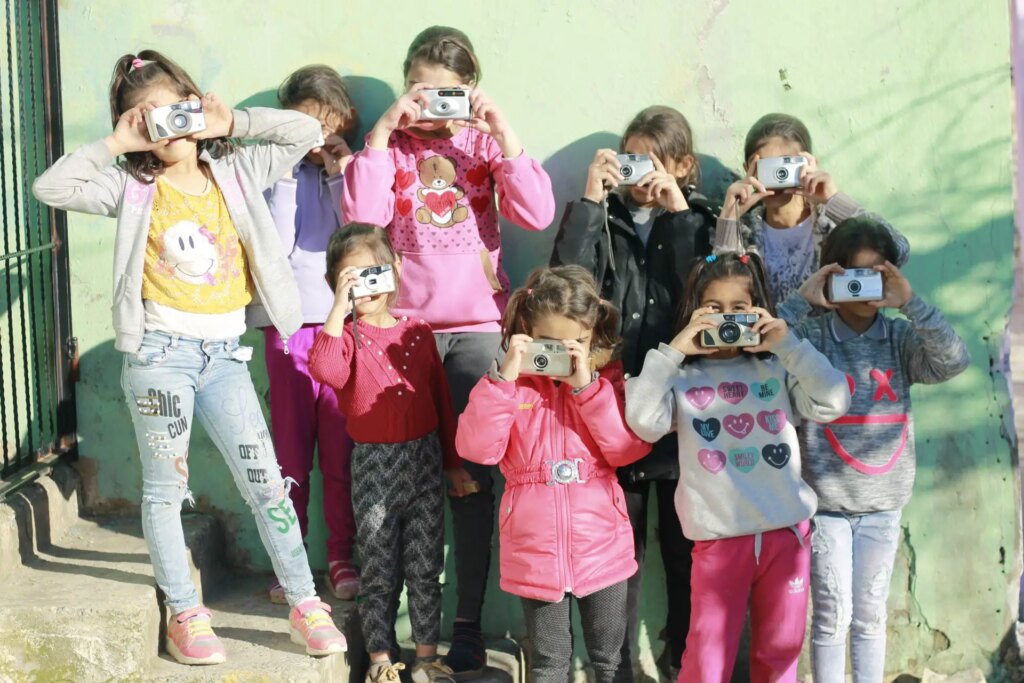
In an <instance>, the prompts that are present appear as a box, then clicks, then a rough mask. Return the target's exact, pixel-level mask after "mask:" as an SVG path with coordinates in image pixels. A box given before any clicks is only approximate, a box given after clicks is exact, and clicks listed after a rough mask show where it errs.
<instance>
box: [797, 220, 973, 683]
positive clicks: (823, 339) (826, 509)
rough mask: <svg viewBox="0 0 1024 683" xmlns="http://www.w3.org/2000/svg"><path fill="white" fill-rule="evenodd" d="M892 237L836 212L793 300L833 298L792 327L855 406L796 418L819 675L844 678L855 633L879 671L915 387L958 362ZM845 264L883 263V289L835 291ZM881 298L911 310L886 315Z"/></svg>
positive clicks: (910, 476)
mask: <svg viewBox="0 0 1024 683" xmlns="http://www.w3.org/2000/svg"><path fill="white" fill-rule="evenodd" d="M898 257H899V247H898V244H897V242H896V240H894V239H893V236H892V233H891V232H890V230H889V229H888V227H887V226H884V225H882V224H881V223H879V222H877V221H874V220H871V219H869V218H864V217H861V218H851V219H849V220H846V221H844V222H843V223H841V224H839V226H837V227H836V229H835V230H834V231H832V232H831V233H830V234H829V235H828V237H826V238H825V241H824V243H823V245H822V250H821V265H822V267H821V270H819V271H818V272H817V273H815V275H814V276H812V277H811V278H809V279H808V280H807V282H806V283H804V285H803V286H802V287H801V288H800V291H799V293H794V295H793V296H792V297H791V301H790V306H789V307H790V309H791V310H793V311H794V312H795V313H796V314H798V315H799V316H800V317H802V318H804V317H805V316H807V315H808V314H809V313H810V311H811V306H812V305H815V306H819V307H822V308H826V309H831V310H829V311H828V312H827V313H826V314H825V315H822V316H818V317H813V318H806V319H804V320H802V321H801V322H800V323H799V324H797V325H796V326H795V328H794V332H795V333H796V335H797V336H798V337H802V338H804V339H806V340H807V341H809V342H810V343H811V345H813V346H814V347H815V348H817V349H818V350H819V351H820V352H821V353H823V354H824V355H825V356H826V357H827V358H828V359H829V360H830V361H831V362H832V364H833V365H834V366H835V367H836V368H838V369H839V370H840V371H841V372H843V373H845V374H846V376H847V378H848V379H849V383H850V390H851V393H852V394H853V399H852V404H851V408H850V412H849V413H848V414H847V415H845V416H844V417H841V418H839V419H837V420H835V421H833V422H831V423H829V424H820V423H818V422H815V421H812V420H807V421H805V422H804V423H803V425H802V428H801V430H800V447H801V450H802V451H803V453H804V454H805V455H804V463H803V465H804V478H805V479H806V480H807V482H808V483H809V484H810V486H811V488H813V489H814V491H815V493H816V494H817V496H818V512H817V514H816V515H815V516H814V520H813V527H814V532H813V537H812V542H811V547H812V555H811V590H812V592H813V600H814V612H813V617H812V621H811V663H812V668H813V671H814V680H815V681H821V683H842V681H845V680H846V647H847V645H846V641H847V635H849V640H850V660H851V662H852V663H853V680H854V681H857V682H858V683H861V682H867V681H880V680H882V678H883V675H884V673H885V636H886V626H885V622H886V599H887V598H888V596H889V583H890V579H891V577H892V568H893V563H894V562H895V559H896V549H897V547H898V545H899V541H900V533H901V532H900V511H901V510H902V508H903V506H904V505H906V503H907V501H908V500H909V499H910V494H911V492H912V488H913V484H914V474H915V459H914V423H913V418H912V416H911V402H910V398H911V397H910V387H911V386H912V385H913V384H918V383H920V384H939V383H940V382H945V381H947V380H949V379H952V378H953V377H956V376H957V375H958V374H960V373H961V372H963V370H964V369H966V368H967V366H968V364H969V363H970V356H969V355H968V353H967V348H966V346H965V345H964V342H963V340H962V339H961V338H960V336H959V335H957V333H956V331H954V330H953V328H952V327H950V325H949V323H947V322H946V320H945V319H944V318H943V316H942V313H940V312H939V310H938V309H936V308H935V307H934V306H931V305H929V304H927V303H925V302H924V301H923V300H922V299H921V298H920V297H919V296H917V295H916V294H915V293H914V290H913V288H912V287H911V286H910V283H909V282H908V281H907V279H906V277H904V276H903V274H902V273H901V272H900V271H899V269H898V268H897V267H896V265H895V262H896V260H897V258H898ZM849 268H863V269H868V270H869V271H873V272H875V273H878V274H879V275H880V276H881V280H882V296H881V298H879V299H878V300H873V301H849V302H842V303H833V302H831V301H829V300H828V299H827V298H826V295H825V292H826V290H827V289H828V281H829V278H830V277H832V276H834V275H843V273H844V271H845V270H846V269H849ZM882 308H895V309H898V310H899V311H900V313H902V314H903V315H905V316H906V318H907V319H906V320H904V319H901V318H887V317H885V316H883V315H882V313H881V309H882Z"/></svg>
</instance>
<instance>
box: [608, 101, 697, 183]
mask: <svg viewBox="0 0 1024 683" xmlns="http://www.w3.org/2000/svg"><path fill="white" fill-rule="evenodd" d="M634 135H640V136H642V137H645V138H647V139H649V140H650V141H651V146H652V147H653V148H654V153H655V154H656V155H658V158H659V159H661V161H662V163H667V162H668V161H669V160H672V161H674V162H676V163H679V162H681V161H683V160H685V159H686V157H690V158H691V159H692V160H693V168H691V169H690V173H689V175H687V176H686V177H684V178H680V179H679V186H680V187H686V186H687V185H696V184H697V183H698V182H700V163H699V162H698V160H697V153H696V152H695V151H694V149H693V146H694V145H693V129H692V128H690V122H689V121H687V120H686V117H685V116H683V115H682V114H681V113H680V112H679V111H678V110H676V109H673V108H672V107H666V106H663V105H654V106H652V107H647V108H646V109H644V110H643V111H641V112H640V113H639V114H637V115H636V116H634V117H633V120H632V121H630V122H629V125H628V126H626V132H625V133H623V134H622V140H621V141H620V142H619V151H621V152H625V150H626V141H627V140H629V139H630V138H631V137H633V136H634Z"/></svg>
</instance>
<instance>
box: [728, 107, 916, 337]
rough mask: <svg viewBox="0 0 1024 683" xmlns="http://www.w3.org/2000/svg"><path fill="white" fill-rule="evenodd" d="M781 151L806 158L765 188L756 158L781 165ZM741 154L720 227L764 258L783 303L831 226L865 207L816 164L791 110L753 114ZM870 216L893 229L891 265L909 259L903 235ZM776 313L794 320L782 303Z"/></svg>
mask: <svg viewBox="0 0 1024 683" xmlns="http://www.w3.org/2000/svg"><path fill="white" fill-rule="evenodd" d="M784 156H789V157H803V159H804V160H805V162H806V164H805V165H803V166H802V167H801V168H799V169H798V168H797V166H796V165H794V164H792V163H791V164H790V166H789V167H787V171H788V173H787V175H789V177H791V178H792V177H794V176H799V184H798V185H796V186H794V187H787V188H784V189H774V190H769V189H767V188H766V187H765V184H764V183H763V182H762V181H761V180H759V179H758V163H759V162H761V161H771V162H775V161H778V162H780V163H781V162H782V160H781V159H777V158H778V157H784ZM743 159H744V161H743V168H744V170H745V172H746V174H747V175H746V177H745V178H741V179H740V180H737V181H736V182H735V183H733V184H732V185H730V186H729V189H728V190H727V191H726V193H725V202H724V203H723V206H722V215H721V217H720V218H719V219H718V224H717V230H718V231H728V232H730V233H731V232H734V231H738V233H739V235H740V238H741V240H742V241H743V244H744V246H745V248H746V249H748V250H750V251H752V252H756V253H757V254H759V255H760V256H761V258H762V259H764V264H765V268H766V269H767V271H768V286H769V292H770V293H771V296H772V300H773V301H775V302H776V303H781V302H784V301H785V300H786V299H787V298H788V297H789V295H790V294H791V293H793V292H795V291H796V290H797V289H799V288H800V285H802V284H803V283H804V281H805V280H807V278H808V277H810V276H811V275H813V274H814V272H815V270H817V265H816V264H817V263H818V259H819V256H820V254H821V243H822V241H823V240H824V239H825V237H826V236H827V235H828V234H829V233H830V232H832V230H833V229H835V227H836V225H838V224H839V223H841V222H842V221H844V220H845V219H847V218H851V217H853V216H860V215H863V214H865V213H867V212H866V211H865V210H864V209H863V208H862V207H861V206H860V205H859V204H858V203H857V202H856V201H855V200H854V199H852V198H851V197H849V196H848V195H846V194H844V193H842V192H840V191H839V187H838V186H837V185H836V181H835V180H834V179H833V178H832V176H831V175H830V174H828V173H827V172H825V171H824V170H822V169H821V168H820V167H819V166H818V162H817V159H815V158H814V156H813V155H812V154H811V134H810V132H809V131H808V130H807V126H805V125H804V124H803V122H801V121H800V120H799V119H798V118H796V117H795V116H790V115H789V114H766V115H765V116H762V117H761V118H760V119H758V120H757V122H756V123H754V125H753V126H752V127H751V129H750V131H748V132H747V137H746V140H745V141H744V144H743ZM797 163H799V162H797ZM871 217H872V218H873V219H875V220H877V221H879V222H880V223H882V224H883V225H885V226H886V229H887V230H889V231H890V232H891V233H892V236H893V240H894V241H895V242H896V245H897V249H898V259H897V260H896V261H895V263H896V264H897V265H903V264H904V263H906V261H907V259H908V258H909V257H910V244H909V243H908V242H907V239H906V238H905V237H904V236H903V235H901V234H900V233H899V232H897V231H896V230H895V229H894V228H893V227H892V226H890V225H889V224H888V223H886V222H885V220H884V219H883V218H881V217H880V216H877V215H874V214H871ZM714 241H715V238H714V237H713V238H712V242H714ZM727 241H728V238H727ZM780 314H781V315H782V316H783V317H784V318H786V319H787V320H790V319H791V316H790V314H789V312H788V311H787V310H786V309H785V307H780Z"/></svg>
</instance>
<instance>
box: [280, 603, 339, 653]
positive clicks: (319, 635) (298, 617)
mask: <svg viewBox="0 0 1024 683" xmlns="http://www.w3.org/2000/svg"><path fill="white" fill-rule="evenodd" d="M288 621H289V623H290V624H291V635H292V642H293V643H296V644H298V645H305V646H306V654H308V655H330V654H334V653H336V652H344V651H345V650H347V649H348V643H347V642H346V641H345V636H344V635H342V633H341V631H339V630H338V629H337V628H336V627H335V626H334V622H333V621H332V620H331V607H330V605H328V604H327V603H324V602H320V599H319V598H316V597H313V598H308V599H306V600H303V601H302V602H300V603H299V604H297V605H296V606H295V607H292V611H291V614H289V615H288Z"/></svg>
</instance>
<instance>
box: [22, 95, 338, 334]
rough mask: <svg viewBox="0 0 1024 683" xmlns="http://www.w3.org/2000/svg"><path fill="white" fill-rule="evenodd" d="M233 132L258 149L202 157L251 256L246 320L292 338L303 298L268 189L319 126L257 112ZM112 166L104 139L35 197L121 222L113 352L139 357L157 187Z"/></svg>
mask: <svg viewBox="0 0 1024 683" xmlns="http://www.w3.org/2000/svg"><path fill="white" fill-rule="evenodd" d="M232 134H233V137H237V138H242V139H253V140H256V141H257V143H256V144H254V145H249V146H243V147H240V148H239V149H238V150H237V151H236V152H234V153H232V154H228V155H226V156H224V157H222V158H219V159H214V158H212V157H211V156H210V155H209V154H208V153H206V152H203V153H202V155H200V159H201V160H202V161H204V162H205V163H207V164H208V165H209V167H210V170H211V172H212V173H213V179H214V182H216V183H217V186H218V187H219V188H220V191H221V193H222V194H223V195H224V203H225V204H226V205H227V209H228V213H229V214H230V216H231V220H232V222H233V223H234V227H235V231H236V232H237V233H238V239H239V241H240V242H241V243H242V245H243V247H244V248H245V253H246V256H247V257H248V261H249V269H250V273H251V275H252V281H253V284H254V285H255V288H256V296H255V297H254V299H253V303H252V304H251V305H250V306H249V307H248V308H247V309H246V319H247V322H248V323H249V324H250V326H253V325H254V323H255V322H259V321H261V320H266V319H269V322H270V323H271V324H272V325H274V327H276V328H277V329H278V331H279V332H280V334H281V337H282V339H285V340H287V338H288V337H289V336H291V334H292V333H294V332H295V331H296V330H297V329H299V327H300V326H301V325H302V311H301V307H300V305H299V292H298V288H297V287H296V286H295V278H294V276H293V275H292V269H291V267H290V266H289V265H288V260H287V258H285V255H284V253H282V250H281V241H280V239H279V237H278V234H277V229H276V227H275V226H274V221H273V219H272V218H271V216H270V210H269V209H268V208H267V203H266V201H265V200H264V198H263V191H264V190H266V189H267V188H269V187H270V186H271V185H273V184H274V182H275V181H276V180H277V179H278V178H280V177H281V176H282V175H284V174H285V173H286V172H287V171H289V170H290V169H291V168H292V167H293V166H294V165H295V164H296V163H297V162H298V160H299V159H301V158H302V156H303V155H305V154H306V152H308V151H309V150H310V149H312V148H313V147H315V146H316V145H317V144H320V143H321V141H322V133H321V128H320V123H319V122H318V121H317V120H316V119H314V118H312V117H309V116H306V115H305V114H301V113H299V112H295V111H289V110H278V109H266V108H260V107H256V108H252V109H242V110H235V111H234V130H233V131H232ZM114 161H115V159H114V157H113V155H111V153H110V149H109V148H108V147H107V145H106V142H104V141H103V140H99V141H97V142H93V143H90V144H88V145H84V146H82V147H80V148H79V149H77V150H75V151H74V152H73V153H71V154H66V155H64V156H63V157H61V158H60V159H58V160H57V161H56V163H54V164H53V166H51V167H50V168H49V169H48V170H47V171H46V172H45V173H44V174H43V175H41V176H39V178H37V179H36V181H35V183H33V185H32V193H33V194H34V195H35V197H36V199H38V200H39V201H41V202H43V203H44V204H48V205H49V206H52V207H54V208H56V209H63V210H66V211H80V212H82V213H89V214H95V215H100V216H109V217H111V218H114V217H116V218H117V234H116V236H115V238H114V278H113V279H114V303H113V307H112V310H113V314H114V333H115V341H114V346H115V347H116V348H117V349H118V350H119V351H124V352H127V353H134V352H136V351H138V349H139V347H140V346H141V344H142V335H143V333H144V332H145V329H144V327H145V311H144V308H143V301H142V271H143V267H144V265H145V256H146V240H147V237H148V235H149V223H150V220H149V214H150V209H151V208H152V205H153V195H154V192H155V184H152V183H150V184H146V183H141V182H139V181H137V180H135V179H134V178H132V177H131V176H130V175H128V173H127V172H125V171H124V169H122V168H120V167H119V166H115V165H114ZM264 324H265V323H264Z"/></svg>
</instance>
